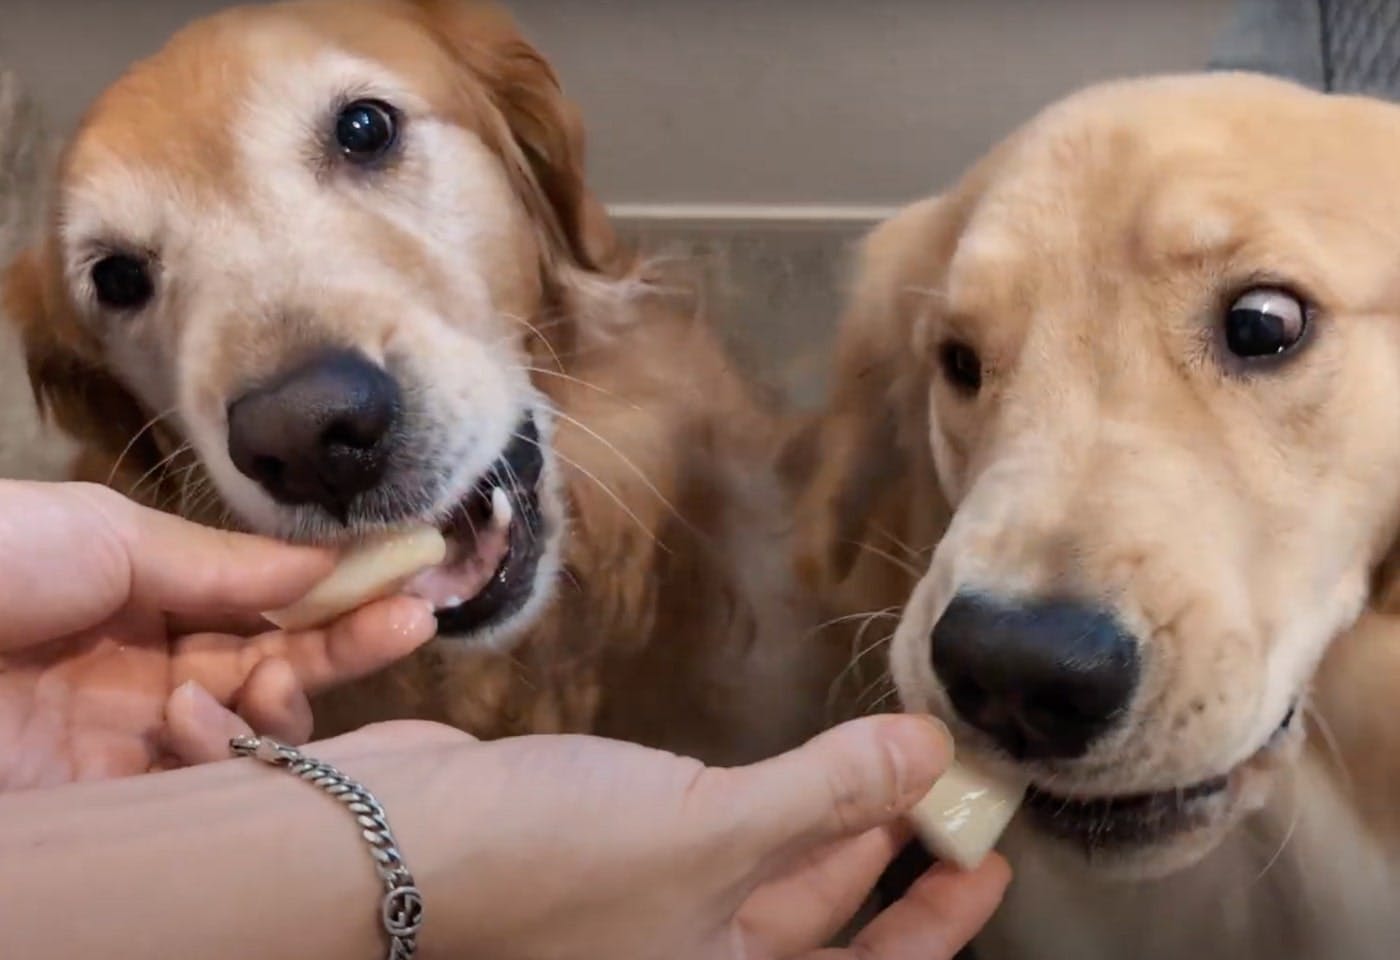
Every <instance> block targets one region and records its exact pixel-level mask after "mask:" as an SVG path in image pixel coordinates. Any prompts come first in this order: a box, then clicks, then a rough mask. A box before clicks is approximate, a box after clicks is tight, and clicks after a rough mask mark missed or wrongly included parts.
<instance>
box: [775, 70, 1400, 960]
mask: <svg viewBox="0 0 1400 960" xmlns="http://www.w3.org/2000/svg"><path fill="white" fill-rule="evenodd" d="M1397 157H1400V107H1396V106H1393V105H1389V104H1385V103H1381V102H1377V101H1371V100H1365V99H1350V98H1340V97H1325V96H1322V95H1319V94H1315V93H1312V92H1308V91H1305V90H1303V89H1300V88H1297V87H1294V86H1292V85H1289V84H1287V83H1284V82H1281V81H1274V80H1270V79H1265V78H1261V77H1251V76H1242V75H1216V76H1208V77H1180V78H1163V79H1149V80H1141V81H1133V82H1125V83H1119V84H1113V85H1108V86H1103V87H1099V88H1095V89H1091V90H1089V91H1087V92H1084V93H1082V94H1080V95H1077V96H1074V97H1072V98H1070V99H1068V100H1067V101H1065V102H1062V103H1060V104H1058V105H1056V106H1053V107H1051V108H1050V109H1048V110H1047V111H1045V112H1044V113H1043V114H1042V115H1041V116H1039V117H1038V118H1037V119H1035V120H1034V121H1032V122H1031V123H1030V124H1028V125H1027V126H1026V127H1025V128H1023V129H1022V130H1021V131H1019V132H1018V133H1016V134H1015V135H1013V136H1012V137H1011V138H1010V139H1008V140H1007V141H1006V142H1005V143H1003V144H1002V145H1001V146H999V147H998V148H997V149H995V150H994V151H993V152H992V153H991V154H990V155H989V156H988V157H987V158H986V159H985V160H983V161H982V162H981V163H979V164H978V165H977V166H976V167H975V168H974V169H973V170H972V171H971V172H970V173H969V174H968V175H967V176H966V177H965V178H964V179H963V180H962V181H961V182H960V183H958V184H957V185H956V186H954V187H953V188H952V189H951V190H949V191H948V192H947V193H946V194H944V195H942V196H939V197H936V198H933V199H929V200H926V201H923V202H921V203H917V204H915V205H913V206H911V207H909V208H907V209H906V210H904V211H903V212H902V213H900V214H898V215H897V216H895V217H894V218H893V219H891V220H890V221H888V222H887V223H885V224H884V225H882V226H880V227H879V228H878V229H876V230H875V231H874V233H873V234H872V235H871V236H870V238H869V239H868V242H867V244H866V246H865V249H864V255H863V265H862V268H861V273H860V277H859V281H858V284H857V288H856V291H855V294H854V304H853V307H852V308H851V310H850V313H849V316H848V318H847V320H846V322H845V325H844V329H843V332H842V335H841V343H840V347H839V357H838V362H837V378H836V384H835V386H834V392H833V396H832V400H831V404H830V409H829V410H828V411H827V412H826V416H825V421H824V424H823V427H822V433H821V439H820V443H819V445H818V447H817V448H816V450H815V451H809V455H811V454H812V453H815V454H816V460H815V462H816V463H817V464H818V468H817V476H816V479H815V481H814V483H813V484H812V486H811V487H810V489H809V490H808V491H807V496H806V500H805V502H804V510H803V516H804V532H803V543H802V546H801V552H800V556H801V557H802V560H803V563H804V565H805V568H806V570H807V572H808V574H809V575H810V576H811V577H813V578H814V579H815V580H816V581H817V582H818V583H820V584H822V585H823V586H824V588H825V589H826V590H827V591H828V595H829V596H830V597H832V598H834V602H835V603H836V605H837V606H838V607H841V608H844V612H847V613H850V614H854V613H856V612H859V611H863V610H869V611H875V613H874V614H872V615H873V616H875V617H878V616H879V615H880V613H879V611H888V613H887V615H888V616H889V617H890V623H891V624H893V623H894V621H895V620H896V619H897V620H898V627H897V629H892V630H889V631H886V632H892V633H893V640H892V643H891V644H890V655H889V662H890V669H891V674H892V677H893V682H894V686H895V687H896V688H897V690H898V695H899V699H900V700H901V701H902V703H903V705H904V706H905V707H906V708H908V709H910V710H916V711H932V712H934V713H937V714H939V715H941V716H943V717H945V718H946V719H948V721H949V723H950V725H951V726H952V728H953V731H954V734H955V736H956V738H957V740H958V742H959V749H960V750H961V751H963V752H965V753H979V754H984V755H986V756H988V757H990V758H994V759H993V762H996V763H1000V764H1005V765H1014V766H1015V767H1017V768H1019V769H1020V770H1021V771H1023V772H1024V773H1025V774H1027V775H1029V776H1030V777H1031V778H1032V781H1033V786H1032V788H1031V791H1030V794H1029V795H1028V799H1027V802H1026V805H1025V806H1024V808H1023V809H1022V812H1021V814H1020V815H1019V816H1018V818H1017V821H1016V823H1015V824H1014V825H1013V828H1012V831H1011V833H1010V834H1009V835H1008V837H1007V839H1006V841H1005V848H1006V851H1007V852H1008V854H1009V855H1010V857H1011V859H1012V861H1013V864H1014V866H1015V868H1016V870H1017V878H1016V880H1015V881H1014V882H1013V884H1012V886H1011V890H1010V893H1009V895H1008V898H1007V901H1006V903H1005V906H1004V908H1003V909H1002V911H1001V913H1000V915H999V917H998V918H997V920H995V921H994V922H993V925H992V927H991V928H990V929H989V930H988V931H987V933H986V935H985V937H984V938H983V939H982V941H981V942H980V956H981V957H982V958H983V960H1001V958H1014V960H1021V958H1024V960H1056V958H1063V960H1110V958H1111V960H1125V958H1129V957H1131V958H1136V960H1167V958H1172V960H1180V958H1195V960H1215V958H1222V960H1224V958H1229V960H1254V958H1258V960H1264V958H1275V960H1276V958H1281V957H1286V958H1298V960H1303V958H1307V960H1321V958H1328V960H1357V958H1381V957H1393V956H1394V955H1395V951H1396V949H1397V946H1396V945H1397V944H1400V709H1397V707H1396V698H1397V696H1400V620H1397V619H1395V618H1393V617H1391V616H1389V615H1387V613H1386V610H1387V608H1392V609H1393V608H1394V606H1395V598H1394V597H1388V596H1386V592H1387V587H1386V584H1387V580H1388V576H1387V569H1388V565H1389V564H1393V563H1394V560H1393V559H1392V560H1390V561H1387V557H1388V555H1390V556H1392V557H1393V556H1394V555H1395V554H1396V552H1397V551H1396V543H1397V522H1398V521H1400V160H1397ZM906 601H907V603H906ZM901 608H902V614H899V613H897V611H899V610H900V609H901ZM838 612H839V611H838ZM870 635H871V636H876V635H878V634H877V633H875V632H874V631H872V632H871V634H870ZM869 659H873V658H867V661H868V660H869Z"/></svg>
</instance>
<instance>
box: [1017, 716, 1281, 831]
mask: <svg viewBox="0 0 1400 960" xmlns="http://www.w3.org/2000/svg"><path fill="white" fill-rule="evenodd" d="M1296 716H1297V709H1296V706H1291V707H1289V709H1288V712H1287V713H1286V714H1285V715H1284V717H1283V720H1282V721H1281V722H1280V723H1279V725H1278V727H1277V728H1275V730H1274V732H1273V733H1272V734H1271V735H1270V737H1269V739H1268V740H1267V741H1266V742H1265V744H1264V745H1263V746H1262V747H1260V748H1259V750H1257V751H1255V752H1254V753H1253V754H1251V755H1250V756H1249V757H1248V758H1246V759H1245V760H1244V761H1243V762H1241V763H1240V764H1238V765H1236V766H1235V767H1234V768H1233V769H1231V770H1229V771H1227V772H1226V773H1223V774H1219V775H1217V776H1214V777H1210V778H1208V779H1205V780H1201V781H1198V782H1196V783H1192V784H1189V785H1184V786H1181V787H1177V788H1173V789H1168V790H1159V791H1152V792H1145V793H1132V794H1119V795H1108V796H1094V797H1076V796H1074V795H1072V794H1070V795H1061V794H1056V793H1053V792H1051V791H1050V790H1047V789H1045V788H1042V787H1038V786H1035V785H1032V786H1031V787H1030V789H1029V790H1028V791H1027V793H1026V799H1025V803H1024V810H1025V813H1026V814H1027V816H1028V817H1029V818H1030V820H1031V821H1032V822H1033V824H1034V825H1035V826H1036V828H1038V829H1039V830H1040V831H1041V832H1043V833H1046V834H1049V835H1051V836H1054V837H1057V838H1059V839H1061V840H1064V841H1067V842H1069V843H1071V844H1073V845H1074V846H1076V847H1078V848H1080V849H1082V850H1083V851H1084V853H1085V854H1086V855H1089V856H1093V855H1095V854H1105V853H1114V852H1131V851H1132V850H1135V849H1141V848H1145V847H1150V846H1156V845H1160V844H1163V843H1166V842H1169V841H1170V840H1172V839H1173V838H1175V837H1179V836H1182V835H1184V834H1187V833H1190V832H1192V831H1196V830H1202V829H1208V828H1210V827H1212V826H1214V825H1216V824H1217V823H1219V822H1220V821H1221V820H1222V819H1223V818H1224V817H1226V816H1227V815H1228V814H1229V812H1230V809H1231V805H1232V800H1233V798H1234V794H1235V792H1236V791H1235V790H1234V788H1235V786H1236V785H1237V781H1238V780H1239V778H1240V776H1241V775H1242V774H1243V773H1244V772H1245V771H1246V769H1247V768H1249V767H1251V766H1253V765H1255V764H1256V763H1258V762H1259V761H1260V760H1262V759H1263V758H1264V757H1266V756H1267V755H1269V754H1270V753H1272V752H1273V751H1274V750H1275V749H1276V748H1277V746H1278V745H1279V743H1280V742H1281V741H1282V740H1283V738H1284V736H1285V735H1286V734H1287V733H1288V731H1289V730H1290V729H1291V727H1292V726H1293V721H1294V719H1295V717H1296Z"/></svg>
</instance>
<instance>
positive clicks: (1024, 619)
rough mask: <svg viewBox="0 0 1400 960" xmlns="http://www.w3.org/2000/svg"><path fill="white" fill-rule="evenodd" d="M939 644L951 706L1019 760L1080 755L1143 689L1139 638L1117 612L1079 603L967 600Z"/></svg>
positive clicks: (940, 633)
mask: <svg viewBox="0 0 1400 960" xmlns="http://www.w3.org/2000/svg"><path fill="white" fill-rule="evenodd" d="M931 639H932V651H931V652H932V656H933V668H934V671H935V672H936V673H937V674H938V678H939V680H940V681H941V682H942V683H943V686H944V688H945V689H946V690H947V692H948V697H949V699H950V700H951V701H952V704H953V708H954V709H955V710H957V712H958V714H959V715H960V716H961V717H962V718H963V719H964V720H966V721H967V722H968V723H970V724H972V725H973V726H975V727H977V728H978V729H979V730H982V731H983V732H984V733H986V734H987V735H988V736H990V737H991V738H992V739H993V740H994V741H995V742H996V743H997V744H998V745H999V746H1000V747H1001V748H1002V749H1004V750H1005V751H1006V752H1008V753H1010V754H1011V755H1012V756H1014V757H1016V758H1018V759H1069V758H1073V757H1078V756H1081V755H1082V754H1084V753H1085V752H1086V751H1087V750H1088V749H1089V745H1090V744H1091V743H1092V742H1093V741H1094V740H1095V739H1096V738H1097V737H1099V736H1101V735H1102V734H1104V733H1106V732H1107V731H1108V730H1109V729H1110V728H1111V727H1112V726H1113V724H1114V722H1115V721H1116V720H1118V718H1119V717H1120V716H1121V715H1122V713H1123V712H1124V710H1126V709H1127V707H1128V702H1129V701H1130V700H1131V699H1132V696H1133V691H1134V690H1135V689H1136V688H1137V682H1138V674H1139V669H1140V664H1139V660H1138V649H1137V643H1136V641H1135V640H1134V638H1133V637H1132V636H1131V635H1129V634H1128V633H1127V632H1126V631H1124V630H1123V628H1122V627H1121V626H1119V624H1118V622H1117V620H1115V619H1114V617H1113V615H1112V614H1111V613H1108V612H1107V611H1104V610H1100V609H1097V608H1095V607H1091V606H1087V605H1084V604H1081V603H1075V602H1073V601H1068V600H1037V601H1031V602H1025V603H1015V604H1008V603H1002V602H1000V601H997V600H992V599H990V598H988V597H985V596H979V595H974V594H959V595H958V596H957V597H955V598H954V599H953V602H952V603H951V604H949V605H948V609H947V610H945V611H944V613H943V616H942V617H941V618H939V621H938V623H937V624H935V625H934V628H933V635H932V638H931Z"/></svg>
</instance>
